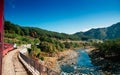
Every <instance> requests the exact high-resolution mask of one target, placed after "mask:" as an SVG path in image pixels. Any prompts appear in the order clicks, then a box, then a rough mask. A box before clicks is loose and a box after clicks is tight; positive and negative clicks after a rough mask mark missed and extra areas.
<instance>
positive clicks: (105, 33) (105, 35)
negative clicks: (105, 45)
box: [74, 22, 120, 39]
mask: <svg viewBox="0 0 120 75" xmlns="http://www.w3.org/2000/svg"><path fill="white" fill-rule="evenodd" d="M74 35H77V36H88V37H91V38H95V39H114V38H120V22H118V23H116V24H113V25H112V26H110V27H106V28H97V29H91V30H88V31H86V32H77V33H75V34H74Z"/></svg>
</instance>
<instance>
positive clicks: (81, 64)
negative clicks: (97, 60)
mask: <svg viewBox="0 0 120 75" xmlns="http://www.w3.org/2000/svg"><path fill="white" fill-rule="evenodd" d="M77 52H78V57H77V62H76V63H75V64H72V65H62V66H61V69H62V72H64V73H72V74H78V73H80V74H94V75H95V74H96V73H98V70H99V69H98V67H97V66H94V65H93V64H92V62H91V59H90V57H89V55H88V54H87V52H86V51H85V50H84V49H80V50H77ZM99 74H100V73H99Z"/></svg>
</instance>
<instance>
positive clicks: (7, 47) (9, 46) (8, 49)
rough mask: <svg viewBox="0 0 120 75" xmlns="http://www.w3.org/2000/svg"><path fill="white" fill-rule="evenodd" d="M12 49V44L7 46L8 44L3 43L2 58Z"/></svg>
mask: <svg viewBox="0 0 120 75" xmlns="http://www.w3.org/2000/svg"><path fill="white" fill-rule="evenodd" d="M13 49H14V45H13V44H9V43H4V50H3V53H2V54H3V56H4V55H6V54H7V53H8V52H9V51H11V50H13Z"/></svg>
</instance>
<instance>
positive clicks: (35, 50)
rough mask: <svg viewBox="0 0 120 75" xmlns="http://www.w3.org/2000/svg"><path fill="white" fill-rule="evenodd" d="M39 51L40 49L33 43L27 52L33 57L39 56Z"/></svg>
mask: <svg viewBox="0 0 120 75" xmlns="http://www.w3.org/2000/svg"><path fill="white" fill-rule="evenodd" d="M40 52H41V49H40V48H37V46H35V45H32V46H31V49H28V54H29V55H31V56H33V57H37V58H39V57H40Z"/></svg>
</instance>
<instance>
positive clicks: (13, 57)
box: [2, 49, 28, 75]
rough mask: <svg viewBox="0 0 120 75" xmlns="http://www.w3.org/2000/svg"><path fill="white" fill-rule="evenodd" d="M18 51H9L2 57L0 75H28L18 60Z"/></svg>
mask: <svg viewBox="0 0 120 75" xmlns="http://www.w3.org/2000/svg"><path fill="white" fill-rule="evenodd" d="M18 51H19V49H16V50H13V51H10V52H9V53H8V54H7V55H5V56H4V57H3V62H2V75H28V74H27V72H26V71H25V69H24V67H23V65H22V64H21V63H20V62H19V60H18V57H17V53H18Z"/></svg>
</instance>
